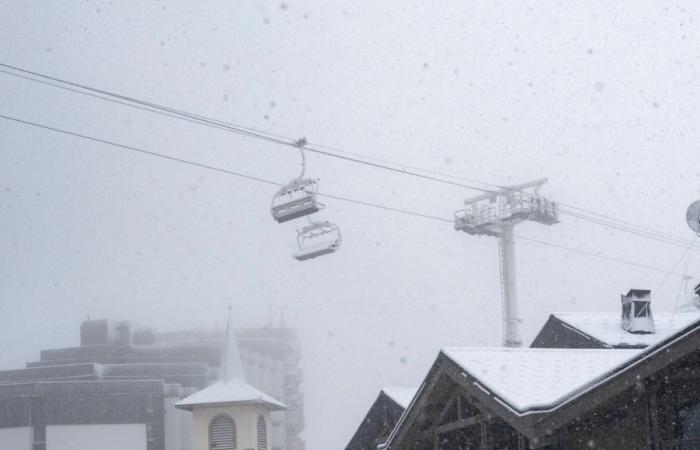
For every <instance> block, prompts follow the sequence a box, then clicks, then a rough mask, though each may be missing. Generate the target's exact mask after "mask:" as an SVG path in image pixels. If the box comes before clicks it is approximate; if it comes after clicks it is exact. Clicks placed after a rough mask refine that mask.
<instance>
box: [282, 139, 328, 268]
mask: <svg viewBox="0 0 700 450" xmlns="http://www.w3.org/2000/svg"><path fill="white" fill-rule="evenodd" d="M306 143H307V142H306V139H305V138H301V139H299V140H298V141H296V142H295V143H294V146H295V147H297V148H298V149H299V152H300V153H301V174H300V175H299V176H298V177H297V178H295V179H293V180H292V181H290V182H289V183H287V184H285V185H284V186H282V187H281V188H280V190H279V191H277V193H276V194H275V195H274V197H273V198H272V205H271V207H270V212H271V213H272V217H273V218H274V219H275V220H276V221H277V223H284V222H288V221H290V220H294V219H298V218H300V217H304V216H306V217H307V218H308V219H309V225H307V226H305V227H304V228H302V229H301V230H297V243H298V244H299V250H298V251H297V253H294V254H293V255H292V256H293V257H294V258H295V259H297V260H298V261H305V260H307V259H312V258H316V257H317V256H321V255H326V254H328V253H333V252H335V251H336V250H338V248H339V247H340V244H341V242H342V237H341V235H340V229H339V228H338V226H337V225H335V224H333V223H330V222H328V221H324V222H314V221H312V220H311V219H310V217H309V216H310V215H311V214H314V213H316V212H318V211H320V210H322V209H323V208H324V205H323V204H322V203H320V202H319V201H318V199H317V196H318V180H315V179H313V178H304V175H305V173H306V156H305V155H304V146H305V145H306Z"/></svg>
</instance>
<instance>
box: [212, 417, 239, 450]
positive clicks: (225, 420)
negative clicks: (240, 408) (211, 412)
mask: <svg viewBox="0 0 700 450" xmlns="http://www.w3.org/2000/svg"><path fill="white" fill-rule="evenodd" d="M235 449H236V424H235V423H234V421H233V419H231V418H230V417H228V416H216V417H214V419H212V421H211V423H210V424H209V450H235Z"/></svg>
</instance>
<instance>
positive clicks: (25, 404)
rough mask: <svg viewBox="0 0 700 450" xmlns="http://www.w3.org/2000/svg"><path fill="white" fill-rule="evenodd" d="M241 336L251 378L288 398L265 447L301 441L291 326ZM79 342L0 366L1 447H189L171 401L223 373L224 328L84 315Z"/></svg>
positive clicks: (185, 416) (187, 428)
mask: <svg viewBox="0 0 700 450" xmlns="http://www.w3.org/2000/svg"><path fill="white" fill-rule="evenodd" d="M236 335H237V337H238V341H239V343H240V355H241V360H242V365H243V367H244V368H245V370H246V371H247V372H249V373H250V374H251V376H250V377H249V380H250V381H249V384H250V385H252V387H253V388H256V389H259V390H261V391H263V392H267V393H269V395H270V397H271V398H273V399H275V400H276V401H279V402H282V403H285V404H287V406H288V409H287V410H286V411H272V412H270V417H269V419H268V420H269V421H268V422H267V423H266V425H267V427H268V430H269V440H268V442H269V448H270V449H279V450H303V449H304V442H303V440H302V439H301V438H300V436H299V434H300V432H301V431H302V429H303V426H304V420H303V395H302V393H301V383H302V381H303V378H302V372H301V368H300V365H299V362H300V349H299V345H298V343H297V342H296V335H295V333H294V331H293V330H291V329H289V328H286V327H261V328H245V329H241V330H238V331H237V332H236ZM80 342H81V345H80V346H79V347H72V348H62V349H50V350H42V351H41V358H40V360H39V361H35V362H29V363H27V365H26V367H25V368H23V369H17V370H6V371H0V442H2V443H3V446H0V448H2V450H30V449H31V450H73V449H78V448H81V449H83V448H89V447H86V446H82V447H81V445H83V444H82V441H81V439H83V438H82V437H83V436H92V438H95V436H102V437H104V438H105V439H104V440H105V441H109V442H115V445H116V446H117V447H115V448H120V449H126V448H128V449H141V448H143V449H144V450H191V448H192V433H191V430H192V415H191V413H189V412H187V411H183V410H180V409H176V408H175V404H176V403H177V402H179V401H180V400H182V399H183V398H185V397H187V396H189V395H191V394H193V393H195V392H197V391H200V390H202V389H204V388H206V387H207V386H210V385H212V384H214V383H215V382H216V381H217V379H218V374H219V368H220V366H221V354H222V353H221V352H222V348H223V343H224V332H223V331H180V332H168V333H154V332H153V331H151V330H150V329H148V328H146V327H139V326H137V325H135V324H133V323H131V322H117V321H110V320H88V321H85V322H84V323H83V324H82V326H81V330H80ZM102 440H103V439H100V440H99V442H102ZM93 442H97V441H95V440H94V439H93ZM5 443H7V444H5ZM9 443H12V447H10V444H9ZM105 445H108V444H105ZM100 449H106V450H109V449H111V447H100Z"/></svg>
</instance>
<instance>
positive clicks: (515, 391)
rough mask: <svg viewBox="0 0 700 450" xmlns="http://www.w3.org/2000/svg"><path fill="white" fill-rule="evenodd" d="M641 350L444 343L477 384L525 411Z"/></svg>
mask: <svg viewBox="0 0 700 450" xmlns="http://www.w3.org/2000/svg"><path fill="white" fill-rule="evenodd" d="M640 352H641V350H634V349H632V350H619V349H618V350H609V349H540V348H525V349H523V348H517V349H516V348H446V349H444V350H443V353H444V354H445V355H446V356H447V357H449V358H450V359H451V360H453V361H454V362H455V363H456V364H458V365H459V366H460V367H462V368H463V369H464V370H465V371H466V372H467V373H468V374H469V375H471V376H472V377H474V378H475V379H476V380H478V381H477V382H476V386H477V387H479V388H480V389H482V390H486V391H488V392H491V393H493V394H495V395H496V396H498V397H499V398H500V399H502V400H503V401H505V402H506V403H508V404H509V405H510V406H511V407H513V408H515V409H517V410H520V411H525V410H527V409H532V408H536V407H545V406H550V405H553V404H556V403H558V402H560V401H562V400H564V399H566V398H567V397H569V396H571V395H572V394H574V393H576V392H577V391H578V390H579V389H581V388H582V387H584V386H586V385H587V384H589V383H590V382H592V381H593V380H595V379H597V378H598V377H601V376H603V375H604V374H606V373H608V372H610V371H611V370H613V369H615V368H617V367H620V366H621V365H623V364H624V363H625V362H627V361H628V360H630V359H631V358H633V357H634V356H635V355H637V354H639V353H640Z"/></svg>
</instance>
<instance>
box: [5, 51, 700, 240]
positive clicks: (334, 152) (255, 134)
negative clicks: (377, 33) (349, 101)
mask: <svg viewBox="0 0 700 450" xmlns="http://www.w3.org/2000/svg"><path fill="white" fill-rule="evenodd" d="M0 67H4V68H6V69H10V70H12V71H16V72H21V73H23V74H25V75H22V74H20V73H14V72H10V71H7V70H0V73H4V74H6V75H10V76H14V77H18V78H22V79H25V80H28V81H32V82H37V83H41V84H45V85H49V86H52V87H55V88H59V89H64V90H68V91H71V92H74V93H78V94H83V95H87V96H90V97H94V98H98V99H101V100H105V101H110V102H114V103H118V104H121V105H124V106H127V107H132V108H136V109H140V110H145V111H149V112H153V113H156V114H160V115H164V116H166V117H170V118H175V119H179V120H184V121H188V122H191V123H195V124H201V125H205V126H209V127H213V128H217V129H220V130H224V131H231V132H234V133H237V134H239V135H243V136H248V137H252V138H256V139H262V140H265V141H268V142H272V143H277V144H281V145H284V146H288V147H295V142H296V140H294V139H292V138H289V137H285V136H281V135H278V134H274V133H270V132H264V131H260V130H256V129H253V128H249V127H245V126H242V125H239V124H234V123H230V122H224V121H221V120H218V119H215V118H211V117H206V116H202V115H199V114H194V113H190V112H187V111H183V110H179V109H175V108H171V107H167V106H163V105H159V104H156V103H153V102H148V101H144V100H140V99H136V98H132V97H128V96H125V95H122V94H117V93H114V92H110V91H107V90H104V89H98V88H94V87H91V86H87V85H84V84H80V83H76V82H72V81H69V80H64V79H61V78H57V77H53V76H50V75H46V74H42V73H38V72H34V71H31V70H28V69H23V68H21V67H16V66H12V65H9V64H4V63H0ZM29 75H30V76H29ZM45 80H49V81H45ZM57 83H58V84H57ZM97 94H99V95H97ZM322 148H325V149H327V150H331V151H325V150H321V149H322ZM306 150H307V151H311V152H315V153H318V154H321V155H324V156H329V157H333V158H339V159H341V160H346V161H350V162H353V163H358V164H364V165H368V166H371V167H375V168H379V169H384V170H389V171H392V172H396V173H400V174H404V175H410V176H414V177H419V178H423V179H426V180H429V181H435V182H439V183H443V184H448V185H453V186H457V187H462V188H467V189H472V190H477V191H481V192H490V193H492V192H494V189H496V190H502V189H509V187H508V186H501V185H497V184H494V183H488V182H485V181H480V180H475V179H470V178H464V177H459V176H454V175H450V174H445V173H442V172H437V171H431V170H426V169H422V168H420V167H416V166H410V165H406V164H403V163H397V162H392V161H387V160H382V159H378V158H373V157H369V156H366V155H361V154H358V153H352V152H347V151H344V150H341V149H338V148H333V147H329V146H324V145H318V144H315V145H307V146H306ZM344 155H349V156H344ZM358 158H362V159H358ZM372 161H375V162H372ZM392 165H393V166H394V167H392ZM416 171H418V172H416ZM420 172H422V173H420ZM426 174H427V175H426ZM439 177H447V178H450V179H452V180H461V181H466V182H470V183H474V182H476V183H479V184H483V185H485V186H489V189H486V188H481V187H477V186H473V185H467V184H464V183H459V182H454V181H449V180H446V179H444V178H439ZM514 191H517V189H515V190H514ZM559 204H560V205H561V206H565V207H568V208H572V209H575V210H577V211H578V212H572V211H567V210H565V209H564V210H562V211H561V213H562V214H564V215H570V216H573V217H575V218H578V219H580V220H585V221H588V222H590V223H594V224H598V225H601V226H604V227H609V228H615V229H618V230H620V231H624V232H629V233H632V234H636V235H638V236H642V237H646V238H649V239H652V240H656V241H659V242H663V243H669V244H672V245H678V246H683V247H685V246H687V245H688V241H686V240H684V239H682V238H680V237H677V236H673V235H670V234H667V233H663V232H660V231H657V230H654V229H651V228H647V227H643V226H640V225H637V224H633V223H630V222H626V221H624V220H621V219H616V218H613V217H610V216H606V215H604V214H600V213H596V212H593V211H590V210H586V209H584V208H580V207H577V206H575V205H571V204H567V203H563V202H559Z"/></svg>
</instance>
